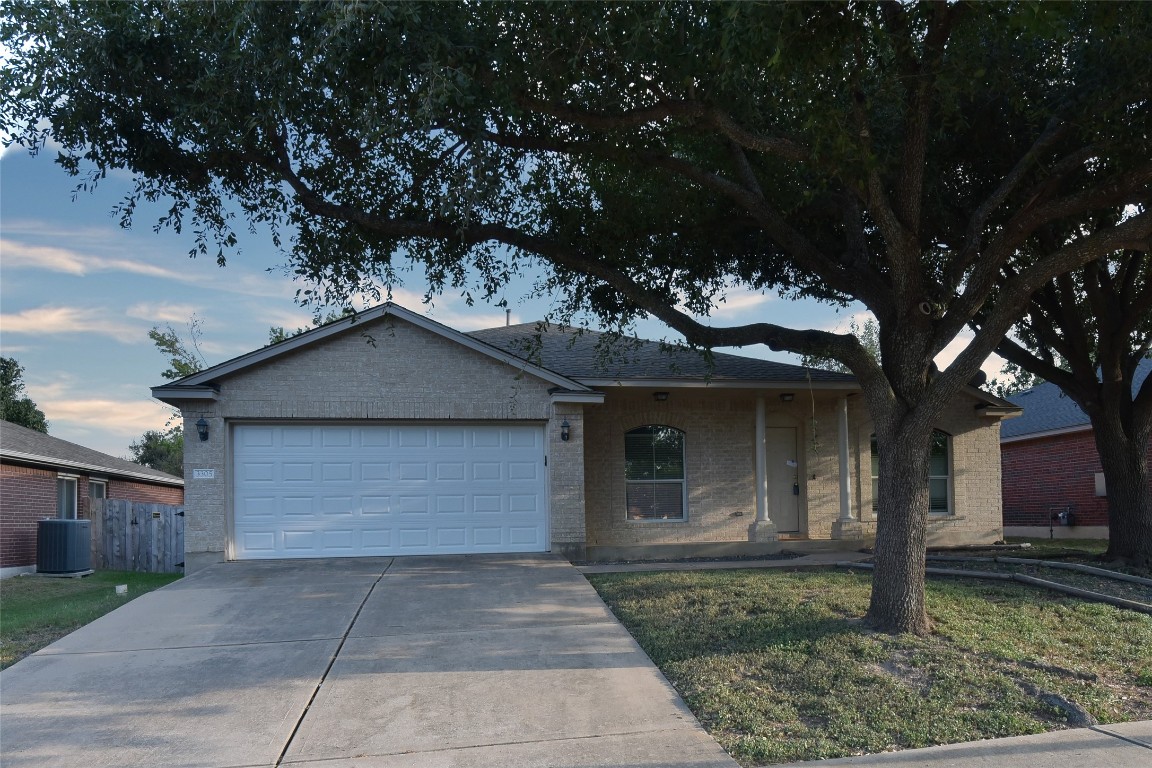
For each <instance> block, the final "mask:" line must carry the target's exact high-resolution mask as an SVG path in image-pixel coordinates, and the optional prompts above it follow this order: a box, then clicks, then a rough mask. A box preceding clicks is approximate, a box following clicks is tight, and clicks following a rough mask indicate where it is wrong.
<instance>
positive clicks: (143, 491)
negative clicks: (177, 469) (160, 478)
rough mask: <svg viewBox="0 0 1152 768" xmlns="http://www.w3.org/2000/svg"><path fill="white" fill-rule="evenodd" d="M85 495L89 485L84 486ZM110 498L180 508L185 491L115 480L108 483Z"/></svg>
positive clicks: (169, 486) (175, 487) (173, 487)
mask: <svg viewBox="0 0 1152 768" xmlns="http://www.w3.org/2000/svg"><path fill="white" fill-rule="evenodd" d="M84 493H85V495H87V493H88V486H87V484H85V486H84ZM108 498H110V499H123V500H125V501H135V502H139V503H142V504H171V505H173V506H179V505H181V504H183V503H184V489H183V488H181V487H180V486H172V485H153V484H151V483H140V482H133V481H131V480H115V479H113V480H110V481H109V482H108Z"/></svg>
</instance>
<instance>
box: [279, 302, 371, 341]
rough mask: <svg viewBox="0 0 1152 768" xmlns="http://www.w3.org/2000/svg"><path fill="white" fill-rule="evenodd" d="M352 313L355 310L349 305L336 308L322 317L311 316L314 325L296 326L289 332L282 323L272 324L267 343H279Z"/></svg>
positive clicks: (354, 312)
mask: <svg viewBox="0 0 1152 768" xmlns="http://www.w3.org/2000/svg"><path fill="white" fill-rule="evenodd" d="M354 314H356V310H354V309H352V308H351V307H345V308H344V309H343V310H341V311H339V312H337V311H336V310H332V311H331V312H329V313H328V314H326V315H324V316H323V317H319V316H317V317H315V318H313V320H312V322H314V323H315V324H316V325H314V326H312V325H305V326H304V327H303V328H297V329H296V330H295V331H292V332H291V333H289V331H288V329H287V328H285V327H284V326H282V325H273V326H271V327H269V328H268V344H269V345H272V344H279V343H280V342H282V341H287V340H288V339H290V338H292V337H293V336H299V335H300V334H302V333H307V332H308V331H311V330H312V329H313V328H319V327H320V326H322V325H327V324H328V323H334V322H336V321H337V320H340V319H342V318H345V317H350V316H352V315H354Z"/></svg>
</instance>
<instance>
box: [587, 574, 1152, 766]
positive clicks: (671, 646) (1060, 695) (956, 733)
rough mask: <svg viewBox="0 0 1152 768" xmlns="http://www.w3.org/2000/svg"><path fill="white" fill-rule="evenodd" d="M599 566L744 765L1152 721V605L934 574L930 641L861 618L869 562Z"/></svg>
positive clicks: (666, 667)
mask: <svg viewBox="0 0 1152 768" xmlns="http://www.w3.org/2000/svg"><path fill="white" fill-rule="evenodd" d="M589 579H590V581H591V582H592V584H593V586H595V587H596V589H597V591H599V592H600V594H601V596H602V597H603V598H604V600H605V602H607V603H608V605H609V606H610V607H611V608H612V610H613V611H614V612H615V613H616V615H617V616H618V617H619V618H620V620H621V621H622V622H623V623H624V624H625V626H627V627H628V629H629V631H631V632H632V634H633V635H634V636H635V637H636V639H637V641H638V642H639V643H640V645H641V646H643V648H644V650H645V651H647V652H648V655H649V656H651V657H652V660H653V661H654V662H656V664H657V665H658V666H659V667H660V669H661V670H663V672H664V674H665V675H666V676H667V677H668V679H669V680H670V681H672V684H673V685H674V686H676V688H677V689H678V690H679V691H680V693H681V694H682V695H683V697H684V700H685V701H686V702H687V703H688V706H689V707H691V709H692V711H693V712H695V713H696V716H697V717H698V718H699V719H700V721H701V722H702V723H703V724H704V726H705V727H706V728H707V729H708V730H709V731H710V732H711V733H712V735H713V736H715V737H716V739H717V740H718V741H719V742H720V743H721V744H722V745H723V746H724V748H725V749H727V750H728V751H729V752H730V753H731V754H732V755H733V757H735V758H736V759H737V760H738V761H739V762H740V763H741V764H742V765H745V766H752V765H765V764H770V763H780V762H790V761H796V760H814V759H819V758H830V757H841V756H846V755H855V754H862V753H869V752H881V751H886V750H892V749H906V748H915V747H925V746H930V745H933V744H946V743H954V742H960V741H970V740H975V739H984V738H995V737H1001V736H1012V735H1018V734H1027V733H1038V732H1041V731H1047V730H1053V729H1057V728H1063V727H1068V726H1069V725H1072V724H1076V723H1077V722H1084V720H1083V719H1082V718H1084V717H1085V716H1091V717H1094V718H1096V719H1097V720H1099V721H1100V722H1119V721H1123V720H1139V719H1148V718H1152V617H1150V616H1147V615H1144V614H1140V613H1135V612H1132V611H1125V610H1121V609H1117V608H1113V607H1111V606H1106V605H1101V604H1097V603H1088V602H1082V601H1079V600H1076V599H1074V598H1063V597H1056V596H1053V595H1052V594H1051V593H1045V592H1041V591H1038V590H1036V589H1033V588H1029V587H1025V586H1023V585H1016V584H1000V583H991V584H989V583H983V582H969V581H949V580H933V581H930V582H929V584H928V601H929V602H928V607H929V613H930V614H931V616H932V619H933V621H934V622H935V625H936V632H935V634H933V635H932V636H930V637H927V638H918V637H913V636H890V635H883V634H877V633H874V632H871V631H870V630H868V629H867V628H866V627H864V626H863V624H862V623H861V621H860V620H859V617H860V616H862V615H863V614H864V612H865V610H866V609H867V606H868V595H869V590H870V588H871V578H870V574H868V573H860V572H844V571H793V572H786V571H783V570H777V569H771V570H746V571H690V572H671V573H639V574H604V575H596V576H590V577H589Z"/></svg>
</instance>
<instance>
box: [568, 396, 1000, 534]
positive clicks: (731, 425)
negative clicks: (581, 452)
mask: <svg viewBox="0 0 1152 768" xmlns="http://www.w3.org/2000/svg"><path fill="white" fill-rule="evenodd" d="M759 394H761V393H758V392H755V391H747V390H722V389H716V390H702V389H696V390H693V389H687V390H685V389H682V390H672V391H671V393H670V396H669V398H668V400H667V401H665V402H662V403H658V402H655V401H654V400H653V398H652V394H651V392H649V391H636V390H628V389H625V390H611V389H610V390H609V391H608V393H607V398H606V401H605V403H604V405H600V406H589V407H588V409H587V410H586V411H585V417H584V425H585V429H586V431H587V433H588V435H587V438H586V443H585V445H586V447H587V449H586V454H585V461H584V464H585V477H586V489H585V497H586V499H587V509H586V512H585V515H586V520H587V526H588V543H589V545H600V546H642V545H656V544H685V543H693V542H724V541H728V542H736V541H747V540H748V535H749V533H748V526H749V525H750V524H751V523H752V522H753V521H754V520H755V519H756V490H755V477H756V468H755V458H756V447H755V432H756V399H757V396H758V395H759ZM777 395H778V393H776V392H768V393H766V394H765V411H766V412H765V424H766V426H767V427H786V428H791V429H794V430H795V434H796V436H797V446H796V452H795V457H796V461H797V463H798V465H799V466H798V467H797V472H796V476H797V479H798V480H799V485H800V488H799V491H800V493H799V503H800V531H801V533H802V534H805V535H807V537H808V538H810V539H828V538H831V537H832V535H833V525H834V523H835V522H836V520H837V518H838V517H839V513H840V469H839V457H838V441H839V427H838V417H837V413H838V410H837V409H838V408H839V404H840V397H842V395H835V394H831V393H822V392H819V391H817V392H816V393H815V396H814V397H815V407H813V402H812V400H811V399H810V396H809V394H808V393H806V392H803V391H802V390H798V391H797V392H795V393H794V395H795V399H794V400H793V401H792V402H790V403H782V402H781V401H780V399H779V397H778V396H777ZM975 405H976V401H975V400H973V399H972V398H970V397H968V396H960V397H958V398H957V400H956V402H955V404H954V405H953V406H952V407H951V408H949V409H948V411H947V412H946V413H945V414H944V415H943V416H942V417H941V419H940V422H939V424H938V425H937V426H938V428H939V429H942V430H944V431H945V432H947V433H948V434H950V435H951V436H952V439H951V446H952V468H951V472H952V502H953V506H952V509H953V513H954V514H952V515H949V516H947V517H933V518H932V519H931V520H930V521H929V532H928V535H929V540H930V541H931V542H932V543H933V544H963V543H981V542H990V541H996V540H997V539H999V538H1001V536H1002V528H1001V503H1000V493H999V488H1000V463H999V461H998V457H999V439H1000V430H999V423H998V422H997V421H996V420H995V419H990V418H987V417H981V416H980V415H978V413H977V412H976V410H975ZM848 417H849V465H850V467H851V471H852V473H853V477H852V482H851V487H852V506H853V510H854V514H855V515H856V517H857V519H858V520H861V521H863V522H864V523H865V526H864V528H865V531H866V532H868V531H871V532H874V530H875V529H874V524H875V515H874V514H873V512H872V483H871V443H870V438H871V435H872V425H871V421H870V419H869V417H868V413H867V410H866V409H865V406H864V403H863V398H861V397H859V396H853V397H850V398H849V399H848ZM645 424H663V425H667V426H671V427H676V428H677V429H680V430H682V431H684V433H685V448H684V452H685V464H686V467H685V475H686V478H687V483H688V519H687V520H686V521H684V522H672V521H667V522H665V521H630V520H627V519H626V515H625V494H626V486H625V481H624V433H625V432H627V431H628V430H630V429H633V428H635V427H638V426H642V425H645ZM775 434H786V433H779V432H777V433H775ZM768 514H769V516H772V515H773V510H772V509H771V504H770V505H769V509H768Z"/></svg>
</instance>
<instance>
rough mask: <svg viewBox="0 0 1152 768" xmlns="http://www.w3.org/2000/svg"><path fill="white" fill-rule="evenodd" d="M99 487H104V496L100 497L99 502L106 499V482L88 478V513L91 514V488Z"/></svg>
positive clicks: (101, 479) (101, 478)
mask: <svg viewBox="0 0 1152 768" xmlns="http://www.w3.org/2000/svg"><path fill="white" fill-rule="evenodd" d="M94 485H100V486H103V487H104V495H103V496H101V497H100V500H101V501H106V500H107V499H108V480H107V479H105V478H103V477H90V478H88V512H89V513H91V512H92V500H93V496H92V486H94Z"/></svg>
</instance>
